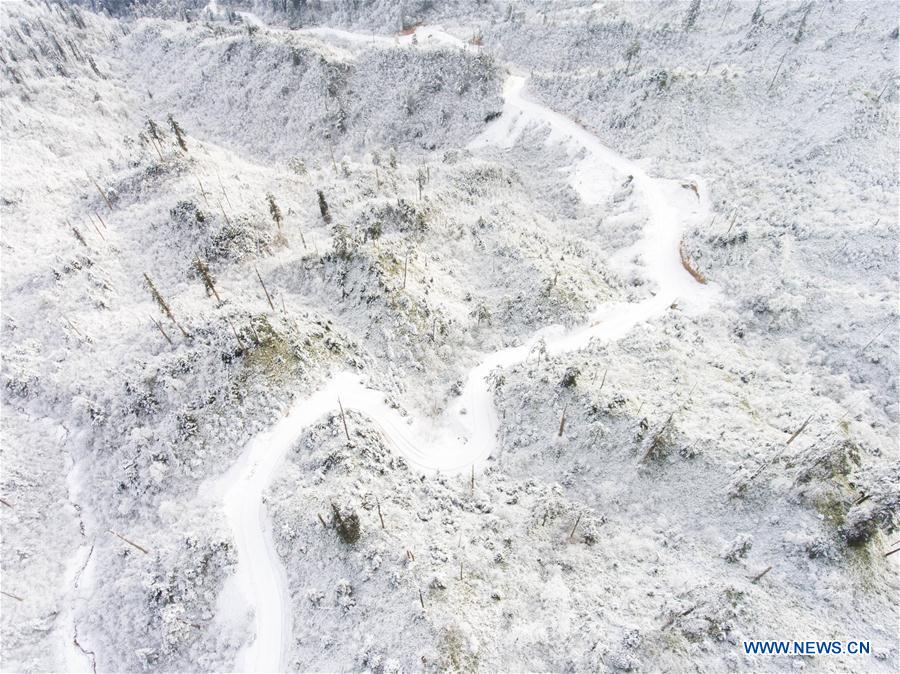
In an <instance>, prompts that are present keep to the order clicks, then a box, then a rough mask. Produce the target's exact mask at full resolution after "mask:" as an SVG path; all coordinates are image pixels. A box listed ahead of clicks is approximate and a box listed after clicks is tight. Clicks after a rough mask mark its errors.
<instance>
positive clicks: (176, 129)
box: [169, 115, 188, 152]
mask: <svg viewBox="0 0 900 674" xmlns="http://www.w3.org/2000/svg"><path fill="white" fill-rule="evenodd" d="M169 126H171V127H172V132H173V133H174V134H175V139H176V140H177V141H178V146H179V147H180V148H181V149H182V151H184V152H187V151H188V147H187V141H186V140H185V138H184V129H182V128H181V126H179V124H178V122H176V121H175V118H174V117H172V115H169Z"/></svg>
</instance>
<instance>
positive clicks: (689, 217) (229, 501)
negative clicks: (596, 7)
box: [205, 20, 716, 672]
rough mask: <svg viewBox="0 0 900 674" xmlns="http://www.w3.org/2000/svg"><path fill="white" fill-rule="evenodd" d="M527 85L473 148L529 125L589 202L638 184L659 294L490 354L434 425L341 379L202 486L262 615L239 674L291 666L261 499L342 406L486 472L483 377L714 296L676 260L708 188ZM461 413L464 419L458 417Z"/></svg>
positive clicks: (425, 460)
mask: <svg viewBox="0 0 900 674" xmlns="http://www.w3.org/2000/svg"><path fill="white" fill-rule="evenodd" d="M257 21H258V20H257ZM302 32H306V33H308V34H310V35H314V36H316V37H319V38H320V39H326V40H329V41H332V40H333V41H336V42H343V43H346V44H351V45H352V44H355V45H357V46H360V45H368V46H372V45H373V44H375V45H377V46H389V47H390V46H396V45H408V44H417V45H420V46H427V45H430V44H434V43H435V42H437V43H441V44H450V45H454V46H459V47H461V48H470V47H468V46H466V45H465V43H463V42H462V41H461V40H459V39H458V38H456V37H454V36H452V35H449V34H447V33H444V32H443V31H441V30H440V29H437V28H420V29H419V30H418V31H417V33H416V35H417V36H418V38H417V40H415V42H413V40H412V35H408V36H403V37H402V38H385V37H378V38H375V37H373V36H371V35H364V34H356V33H348V32H346V31H341V30H336V29H310V30H306V31H302ZM525 85H526V78H525V77H523V76H520V75H515V74H511V75H509V77H508V78H507V80H506V83H505V86H504V99H505V100H504V106H503V114H502V115H501V116H500V117H499V118H498V119H497V120H496V121H494V122H492V123H491V124H489V125H488V126H487V128H486V129H485V131H484V132H483V133H482V134H481V135H480V136H479V137H477V138H476V139H475V140H474V141H473V142H472V143H471V144H470V147H471V148H472V149H473V150H476V151H477V150H478V149H479V148H483V147H486V146H489V145H498V146H501V147H502V146H506V147H510V146H512V145H513V144H514V143H515V142H516V139H517V138H518V136H519V135H520V134H521V132H522V131H523V130H524V129H525V128H527V127H530V126H542V127H545V128H546V129H548V130H549V134H548V135H547V138H546V141H545V142H546V143H548V144H552V145H553V146H555V147H559V146H562V147H564V148H565V149H566V150H567V151H569V152H570V153H571V155H572V156H575V155H576V154H578V153H581V154H582V155H583V156H582V158H581V159H580V160H578V161H577V162H576V163H575V165H574V168H573V170H572V172H571V174H570V176H569V180H570V183H571V185H572V186H573V188H574V189H576V190H577V191H578V193H579V195H580V196H581V198H582V199H583V200H584V201H585V202H587V203H589V204H599V203H602V202H603V201H604V200H605V199H606V197H607V196H608V195H609V194H610V193H611V192H612V191H613V190H614V189H616V188H617V187H618V186H620V185H621V184H622V182H623V181H624V179H625V178H626V177H627V176H632V179H633V184H634V189H635V191H636V193H637V195H638V198H639V199H640V200H642V202H643V203H644V204H645V205H646V207H647V209H648V212H649V219H648V222H647V224H646V226H645V228H644V231H643V235H642V238H641V240H640V241H639V242H638V243H637V244H636V245H635V246H634V247H633V248H634V249H633V250H631V249H630V251H629V252H633V253H635V254H637V253H639V254H640V255H641V256H642V258H643V260H644V262H645V264H646V272H647V275H648V276H649V277H650V280H651V281H652V282H653V283H654V284H655V287H656V289H657V291H656V294H655V295H653V296H651V297H650V298H648V299H646V300H643V301H641V302H636V303H607V304H604V305H602V306H600V307H599V308H598V309H597V310H596V311H595V312H594V314H593V315H592V316H591V319H590V320H589V321H588V323H587V324H586V325H584V326H582V327H578V328H575V329H572V330H565V329H563V328H562V327H561V326H551V327H547V328H544V329H542V330H540V331H538V332H537V333H535V334H534V335H533V336H532V337H531V339H529V340H528V341H527V342H526V343H524V344H522V345H521V346H517V347H513V348H507V349H503V350H500V351H497V352H494V353H491V354H488V355H486V356H485V358H484V359H483V360H482V362H481V363H480V364H479V365H478V366H477V367H475V368H474V369H473V370H472V371H471V372H470V373H469V375H468V378H467V380H466V384H465V386H464V388H463V391H462V395H461V396H459V398H457V399H456V400H455V401H454V403H453V404H452V405H451V406H450V407H449V408H448V409H447V411H446V412H445V413H444V414H443V415H442V416H441V417H440V418H438V419H431V418H418V419H413V420H412V422H410V421H409V418H408V417H401V415H400V414H399V413H398V412H397V411H396V410H394V409H391V408H390V407H389V406H388V405H386V404H385V402H384V395H383V394H382V393H381V392H379V391H377V390H373V389H370V388H366V387H365V386H364V385H363V384H362V382H361V381H360V380H359V379H358V378H357V377H355V376H354V375H351V374H348V373H338V374H336V375H334V376H333V377H332V379H331V380H330V381H329V383H328V384H327V385H326V386H325V387H324V388H322V389H321V390H319V391H318V392H317V393H315V394H314V395H312V396H311V397H309V398H307V399H305V400H302V401H300V402H298V403H297V404H296V405H294V407H293V408H292V409H291V410H290V411H289V413H288V414H287V415H286V416H285V417H284V418H283V419H282V420H281V421H280V422H278V423H277V424H276V425H275V426H274V427H273V428H272V429H270V430H268V431H266V432H264V433H262V434H260V435H258V436H257V437H256V438H254V439H253V441H251V442H250V443H249V444H248V445H247V447H246V449H245V450H244V452H243V453H242V454H241V456H240V458H239V459H238V461H237V462H236V463H235V464H234V465H233V466H232V467H231V468H230V469H229V470H228V471H227V472H226V473H225V474H223V475H222V476H221V477H219V478H217V479H216V480H215V481H214V483H212V485H211V487H210V485H207V486H206V487H205V489H211V493H212V494H213V495H214V497H215V498H218V499H221V502H222V503H223V504H224V511H225V513H226V515H227V518H228V522H229V524H230V526H231V529H232V531H233V534H234V541H235V545H236V548H237V557H238V565H237V572H236V574H235V576H234V577H233V579H232V582H233V583H234V584H235V585H236V587H237V588H238V591H239V595H240V596H242V597H243V600H244V602H245V604H244V608H246V606H248V605H250V606H252V607H253V609H254V618H253V621H254V627H255V634H256V636H255V638H254V639H253V640H252V641H251V642H250V643H249V644H248V645H247V646H246V647H245V648H244V649H243V651H242V652H241V653H240V655H239V657H238V662H237V663H236V669H238V670H240V671H255V672H273V671H282V670H283V669H284V667H285V656H286V652H287V645H288V644H289V642H290V639H291V632H292V629H291V606H290V592H289V589H288V587H287V580H286V578H287V576H286V572H285V569H284V566H283V564H282V562H281V559H280V558H279V557H278V554H277V552H276V551H275V546H274V542H273V538H272V532H271V523H270V521H269V519H268V517H267V515H266V511H265V506H264V504H263V500H262V496H263V493H264V492H265V490H266V489H267V488H268V486H269V484H270V483H271V481H272V479H273V477H274V475H275V472H276V471H277V469H278V466H279V464H280V463H281V461H282V460H283V458H284V456H285V455H286V453H287V451H288V450H289V449H290V448H291V446H292V445H293V444H294V443H295V442H296V440H297V439H298V438H299V437H300V435H301V434H302V433H303V432H304V431H305V430H306V429H307V428H309V427H310V426H312V425H313V424H315V423H316V422H317V421H318V420H319V419H321V418H322V417H323V416H324V415H325V414H327V413H329V412H333V411H335V410H336V409H337V407H338V399H339V398H340V400H341V402H342V404H343V406H344V408H345V409H354V410H357V411H359V412H361V413H362V414H364V415H366V416H367V417H368V418H369V419H370V420H371V421H372V423H374V424H375V425H376V426H377V427H378V428H379V429H380V431H381V433H382V435H383V436H384V438H385V440H386V441H387V443H388V444H389V445H390V446H391V447H392V448H393V449H394V450H395V451H397V452H399V453H400V454H402V455H403V456H404V457H405V458H406V459H407V460H408V461H409V463H410V464H411V465H412V466H414V467H415V468H417V469H419V470H422V471H424V472H434V471H440V472H442V473H458V472H462V471H468V470H469V469H470V468H471V467H472V466H475V467H476V468H478V467H479V466H480V465H481V464H483V462H484V461H485V460H486V459H487V458H488V457H489V456H490V455H491V454H492V453H493V452H494V450H495V448H496V435H497V430H498V419H497V414H496V411H495V409H494V406H493V400H492V396H491V392H490V390H489V387H488V383H487V381H486V379H485V377H486V376H487V375H488V374H489V373H490V372H491V371H492V370H494V369H495V368H498V367H500V368H503V367H509V366H511V365H514V364H516V363H520V362H522V361H524V360H525V359H526V358H527V357H528V355H529V353H530V352H531V351H532V349H533V348H534V347H535V345H536V344H537V343H538V341H539V340H544V343H545V344H546V350H547V352H548V353H550V354H559V353H564V352H569V351H575V350H578V349H582V348H584V347H586V346H587V345H588V343H589V342H590V341H591V340H594V339H598V340H604V341H613V340H616V339H619V338H620V337H622V336H623V335H625V334H626V333H628V331H629V330H631V328H633V327H634V326H635V325H638V324H639V323H642V322H645V321H648V320H652V319H654V318H656V317H658V316H660V315H662V314H663V313H664V312H665V311H666V310H667V308H668V307H669V306H670V305H671V304H672V303H673V302H674V301H675V300H676V299H677V300H678V301H679V302H681V303H682V304H683V305H686V306H689V307H692V308H694V309H698V310H702V309H703V308H704V307H706V306H708V305H709V304H710V303H711V302H712V301H714V299H715V295H716V290H715V288H714V287H712V286H708V285H707V286H703V285H700V284H698V283H697V282H696V281H695V280H694V279H693V278H692V277H691V276H690V275H689V274H688V273H687V272H686V271H685V270H684V268H683V267H682V265H681V261H680V258H679V254H678V246H679V242H680V240H681V233H682V229H683V225H684V222H686V221H696V220H698V219H699V218H703V217H705V215H706V214H707V213H708V211H709V203H708V199H707V197H706V190H705V189H703V184H702V182H700V181H699V180H697V179H696V178H695V179H694V180H695V181H696V182H697V183H699V185H700V190H699V196H700V197H701V198H700V199H697V198H696V196H695V195H694V193H689V192H688V191H687V190H684V189H683V188H682V186H681V185H682V182H683V181H674V180H661V179H656V178H651V177H650V176H648V175H647V173H646V172H645V171H644V170H643V169H642V168H641V167H640V166H638V165H637V164H636V163H635V162H632V161H630V160H628V159H625V158H624V157H622V156H620V155H618V154H617V153H615V152H613V151H612V150H610V149H609V148H607V147H606V146H605V145H603V144H602V143H601V142H600V140H599V139H598V138H597V137H596V136H594V135H592V134H591V133H590V132H588V131H587V130H585V129H584V128H583V127H581V126H579V125H578V124H577V123H575V122H574V121H572V120H570V119H568V118H567V117H565V116H563V115H560V114H559V113H556V112H554V111H552V110H550V109H549V108H546V107H544V106H543V105H540V104H539V103H536V102H534V101H531V100H528V99H527V98H525V96H524V90H525ZM463 409H465V414H462V413H461V412H462V411H463ZM209 493H210V492H207V494H209ZM232 589H233V588H232Z"/></svg>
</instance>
